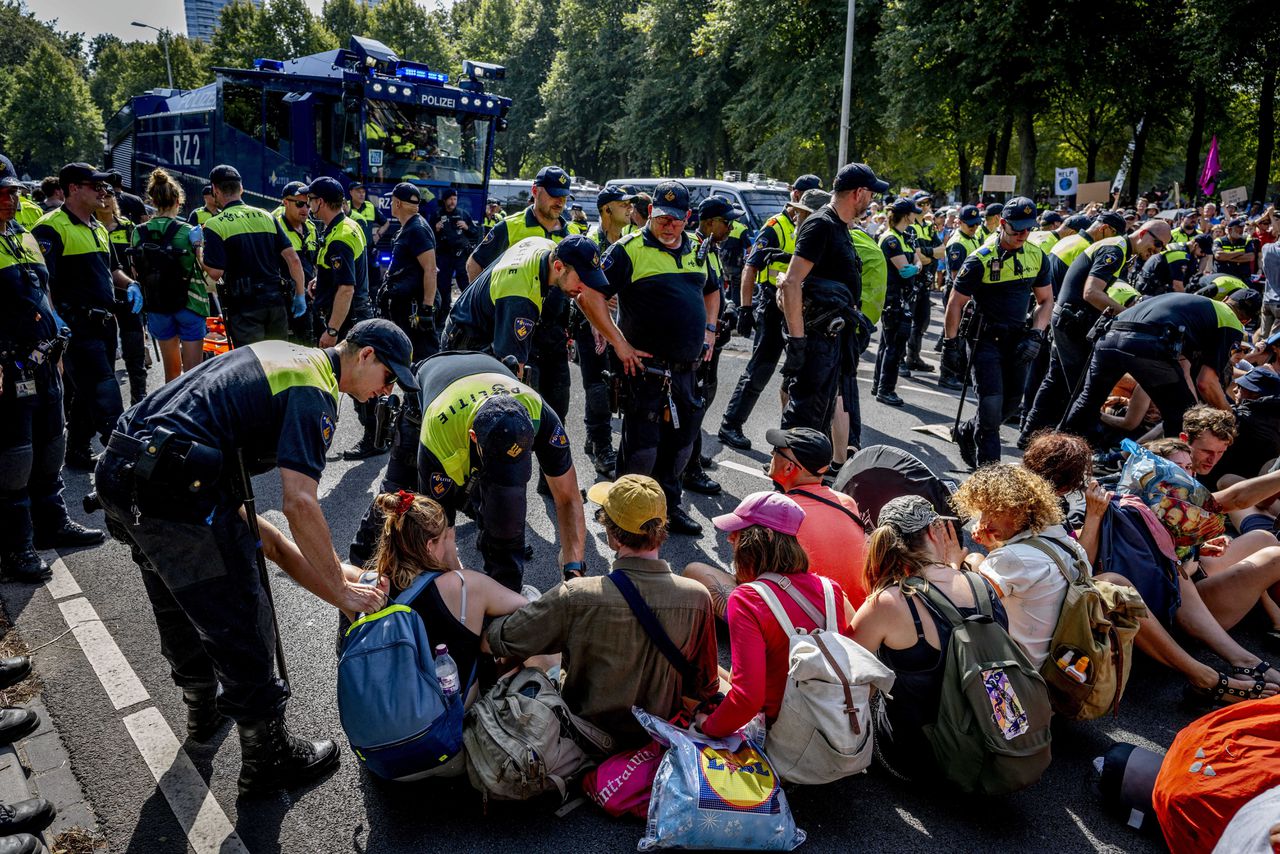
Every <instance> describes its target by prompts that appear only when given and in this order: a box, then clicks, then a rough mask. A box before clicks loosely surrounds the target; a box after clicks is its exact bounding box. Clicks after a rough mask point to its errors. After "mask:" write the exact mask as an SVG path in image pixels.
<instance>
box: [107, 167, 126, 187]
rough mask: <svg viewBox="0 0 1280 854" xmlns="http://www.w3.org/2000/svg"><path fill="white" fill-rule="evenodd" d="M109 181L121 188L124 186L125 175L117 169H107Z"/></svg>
mask: <svg viewBox="0 0 1280 854" xmlns="http://www.w3.org/2000/svg"><path fill="white" fill-rule="evenodd" d="M107 183H108V184H110V185H111V186H113V187H115V188H116V189H117V190H119V189H120V188H121V187H123V186H124V176H123V175H121V174H120V173H119V172H118V171H116V170H115V169H108V170H107Z"/></svg>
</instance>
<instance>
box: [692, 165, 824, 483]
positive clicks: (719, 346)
mask: <svg viewBox="0 0 1280 854" xmlns="http://www.w3.org/2000/svg"><path fill="white" fill-rule="evenodd" d="M810 193H817V194H819V195H820V196H822V197H823V198H822V199H821V200H818V199H814V198H806V199H804V200H802V204H806V205H815V203H816V205H815V206H817V207H821V206H822V205H824V204H826V199H829V198H830V196H828V195H827V194H826V193H823V192H822V191H821V190H809V191H808V193H806V196H808V195H809V194H810ZM743 214H744V211H742V210H740V209H739V208H736V207H734V206H733V204H732V203H730V202H729V200H728V199H725V198H724V197H722V196H708V197H707V198H705V199H703V200H702V203H701V204H699V205H698V230H697V231H696V232H695V233H694V236H693V237H694V241H695V243H696V245H697V250H698V254H699V255H701V256H702V257H704V258H706V259H707V264H708V265H710V267H711V276H712V278H713V279H714V280H715V282H716V284H717V285H719V287H720V305H721V306H723V308H722V309H721V311H720V317H719V318H718V320H717V321H716V327H717V328H716V340H715V345H714V346H713V347H712V350H711V359H710V360H709V361H706V362H702V363H701V364H700V365H699V366H698V393H699V396H700V397H701V398H702V409H703V411H704V412H705V411H706V410H708V409H710V408H711V404H712V402H713V401H714V400H715V399H716V389H717V388H718V387H719V373H720V353H721V352H722V351H723V350H724V345H725V344H728V343H729V338H730V336H731V335H732V334H733V330H734V328H735V326H736V320H737V314H738V309H737V307H736V306H734V304H733V303H731V302H730V301H729V291H730V290H732V286H731V283H730V279H729V277H728V276H727V275H726V274H725V269H724V262H723V261H722V260H721V258H720V247H721V246H723V245H724V241H725V240H726V239H727V238H728V237H729V230H730V228H731V227H732V224H733V223H735V222H737V221H738V220H739V219H741V218H742V216H743ZM710 465H711V460H710V458H709V457H704V456H703V455H702V430H701V429H699V430H698V435H697V437H696V438H695V439H694V441H693V451H692V453H690V454H689V464H688V465H687V466H686V467H685V470H684V488H685V489H687V490H689V491H691V492H699V493H702V494H703V495H719V494H720V491H721V489H720V484H718V483H716V481H714V480H712V479H711V478H710V477H709V476H708V475H707V472H706V469H707V468H708V467H709V466H710Z"/></svg>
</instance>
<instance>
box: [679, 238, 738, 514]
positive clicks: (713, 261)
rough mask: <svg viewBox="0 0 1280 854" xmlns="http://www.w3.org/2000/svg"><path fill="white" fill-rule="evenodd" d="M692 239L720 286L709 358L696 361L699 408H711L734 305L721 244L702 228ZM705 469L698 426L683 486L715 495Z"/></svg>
mask: <svg viewBox="0 0 1280 854" xmlns="http://www.w3.org/2000/svg"><path fill="white" fill-rule="evenodd" d="M694 240H695V242H696V246H697V247H698V251H699V254H701V255H703V257H705V258H706V259H707V264H708V266H709V267H710V268H711V277H712V279H714V280H715V281H716V283H717V284H718V285H719V286H720V316H719V317H718V318H716V343H715V345H714V346H713V347H712V348H711V359H710V360H709V361H706V362H702V363H701V364H700V365H698V394H699V395H700V396H701V398H702V411H703V412H706V411H707V410H708V409H710V408H711V404H712V403H714V402H715V399H716V391H717V390H718V389H719V388H720V354H721V353H723V352H724V346H725V345H726V344H728V343H729V338H730V337H731V336H732V334H733V325H732V324H731V323H728V322H727V321H726V319H725V317H726V315H725V313H726V311H729V310H730V309H731V307H732V306H733V304H732V303H730V302H729V291H730V290H731V289H732V287H731V285H730V284H729V279H728V276H727V275H726V274H725V271H724V261H723V259H722V258H721V257H720V245H718V244H716V243H715V242H713V241H712V240H711V238H710V237H707V236H706V235H704V234H703V233H702V232H701V231H698V232H695V234H694ZM730 316H732V314H731V315H730ZM704 470H705V466H703V464H702V430H701V429H699V430H698V435H697V437H696V438H695V439H694V440H693V451H692V452H691V453H690V454H689V464H688V466H686V467H685V470H684V478H685V486H686V487H688V488H689V489H692V490H694V491H695V492H697V491H701V492H703V493H707V494H712V495H718V494H719V493H720V485H719V484H718V483H716V482H715V481H713V480H711V479H710V478H708V477H706V475H705V474H704Z"/></svg>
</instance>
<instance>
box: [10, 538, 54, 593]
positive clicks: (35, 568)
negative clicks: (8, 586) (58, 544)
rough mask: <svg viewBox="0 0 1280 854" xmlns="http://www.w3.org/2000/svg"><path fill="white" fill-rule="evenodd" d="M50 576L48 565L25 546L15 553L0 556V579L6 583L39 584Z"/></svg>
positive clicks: (31, 549)
mask: <svg viewBox="0 0 1280 854" xmlns="http://www.w3.org/2000/svg"><path fill="white" fill-rule="evenodd" d="M49 575H50V570H49V564H47V563H45V560H44V558H42V557H40V555H39V554H37V553H36V550H35V549H33V548H31V547H30V546H27V547H26V548H25V549H22V550H20V551H16V552H6V553H5V554H4V555H2V556H0V577H3V578H4V579H5V580H6V581H22V582H26V583H27V584H40V583H42V582H44V581H45V579H47V578H48V577H49Z"/></svg>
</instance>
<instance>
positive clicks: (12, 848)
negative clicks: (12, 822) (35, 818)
mask: <svg viewBox="0 0 1280 854" xmlns="http://www.w3.org/2000/svg"><path fill="white" fill-rule="evenodd" d="M43 850H44V846H43V845H41V844H40V840H39V839H37V838H36V837H34V836H32V835H31V834H30V833H17V834H14V835H13V836H0V854H40V852H41V851H43Z"/></svg>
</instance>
